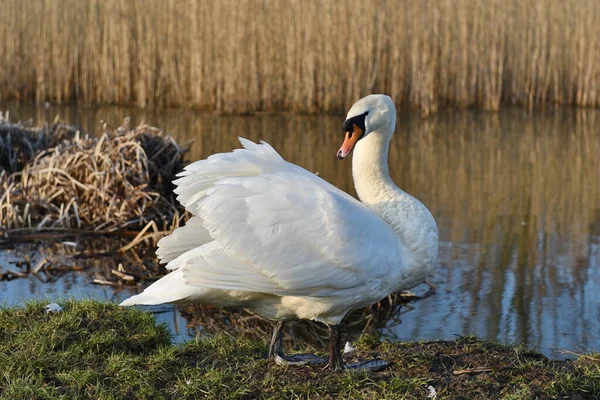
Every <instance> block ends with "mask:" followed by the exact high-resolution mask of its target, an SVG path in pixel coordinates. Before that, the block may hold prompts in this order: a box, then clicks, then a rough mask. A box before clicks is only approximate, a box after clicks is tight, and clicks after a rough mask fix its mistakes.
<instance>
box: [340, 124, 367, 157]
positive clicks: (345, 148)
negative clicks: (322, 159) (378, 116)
mask: <svg viewBox="0 0 600 400" xmlns="http://www.w3.org/2000/svg"><path fill="white" fill-rule="evenodd" d="M363 133H364V132H363V131H362V129H360V128H359V127H358V126H357V125H355V124H353V125H352V131H348V132H346V137H345V138H344V143H342V147H340V149H339V151H338V152H337V158H339V159H340V160H341V159H343V158H344V157H346V156H347V155H348V154H350V152H351V151H352V149H353V148H354V146H355V145H356V142H358V139H360V138H361V137H362V135H363Z"/></svg>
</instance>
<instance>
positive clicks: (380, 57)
mask: <svg viewBox="0 0 600 400" xmlns="http://www.w3.org/2000/svg"><path fill="white" fill-rule="evenodd" d="M0 7H1V9H2V12H1V13H0V54H1V57H0V100H2V99H8V98H20V99H35V100H37V101H38V102H43V101H50V102H64V101H70V100H77V101H79V102H82V103H136V104H138V105H141V106H152V107H163V106H180V107H190V108H197V109H205V110H217V111H223V112H245V111H255V110H274V109H278V110H297V111H306V112H321V111H326V112H342V111H345V110H346V109H347V107H348V106H349V105H351V104H352V102H353V101H354V100H356V99H357V98H359V97H361V96H363V95H365V94H367V93H371V92H384V93H387V94H390V95H391V96H392V97H393V98H394V99H395V100H396V102H397V103H398V104H401V105H402V106H403V107H404V108H416V109H419V110H421V112H423V113H425V114H426V113H430V112H434V111H436V110H437V109H439V108H440V107H445V106H457V107H469V106H477V107H482V108H486V109H497V108H498V107H499V106H500V104H501V103H514V104H520V105H523V106H527V107H533V106H535V105H538V104H559V105H566V104H571V105H580V106H597V105H598V104H599V103H600V2H599V1H598V0H564V1H555V0H528V1H523V0H483V1H479V0H419V1H415V0H382V1H359V0H340V1H338V0H335V1H334V0H324V1H312V0H308V1H305V0H268V1H264V0H263V1H259V0H205V1H196V0H143V1H142V0H137V1H135V0H89V1H79V0H3V1H2V3H1V6H0Z"/></svg>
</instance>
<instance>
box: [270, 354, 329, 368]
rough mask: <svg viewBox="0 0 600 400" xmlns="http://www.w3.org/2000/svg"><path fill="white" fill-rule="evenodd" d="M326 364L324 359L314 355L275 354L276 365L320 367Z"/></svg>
mask: <svg viewBox="0 0 600 400" xmlns="http://www.w3.org/2000/svg"><path fill="white" fill-rule="evenodd" d="M326 362H327V359H326V358H325V357H319V356H316V355H314V354H293V355H291V356H288V355H285V354H277V355H276V356H275V364H277V365H322V364H325V363H326Z"/></svg>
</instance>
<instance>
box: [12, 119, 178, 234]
mask: <svg viewBox="0 0 600 400" xmlns="http://www.w3.org/2000/svg"><path fill="white" fill-rule="evenodd" d="M10 143H13V147H11V146H9V144H10ZM23 143H25V144H26V145H23ZM43 143H45V144H47V146H49V147H47V148H44V146H42V145H41V144H43ZM15 144H16V145H15ZM0 149H1V151H0V154H7V155H8V156H6V157H3V158H0V161H2V165H0V226H1V227H2V229H3V230H4V234H5V235H8V236H10V234H11V233H12V234H16V233H18V232H23V231H25V232H29V231H36V232H39V231H43V230H57V229H59V230H60V229H66V230H68V231H71V232H72V231H74V230H77V229H81V230H93V231H96V232H110V231H116V230H123V229H124V228H130V229H132V230H136V229H137V230H139V229H140V228H141V227H144V226H146V225H147V224H148V222H149V221H155V222H156V223H158V224H160V223H161V222H162V223H163V225H164V226H166V225H167V224H169V223H171V221H172V219H173V217H174V216H176V215H178V210H177V208H176V206H175V205H174V199H172V198H171V196H173V195H172V188H171V187H170V186H171V183H170V182H171V181H172V180H173V178H174V176H175V174H176V173H177V172H178V171H180V170H181V169H182V167H183V153H184V150H183V149H182V148H181V147H180V146H179V145H178V144H177V143H176V142H175V141H174V140H173V139H172V138H171V137H169V136H164V135H162V134H161V132H160V131H159V130H158V129H156V128H152V127H149V126H147V125H140V126H138V127H137V128H135V129H132V130H131V129H129V128H128V126H127V125H126V124H125V125H123V126H122V127H119V128H116V129H114V128H111V127H109V126H108V125H107V124H104V126H103V133H102V134H101V135H100V136H99V137H90V136H88V135H81V134H80V133H79V131H76V130H74V129H73V128H71V127H68V126H65V125H64V124H60V123H55V124H53V125H51V126H46V127H45V128H43V129H25V128H23V127H20V126H18V125H14V124H11V123H10V122H8V121H6V120H5V119H4V120H2V119H0ZM19 149H26V151H25V152H22V151H21V152H20V151H19ZM14 160H20V161H19V162H15V161H14ZM18 165H22V167H23V168H22V169H21V170H19V171H17V172H12V173H11V172H10V171H11V169H12V168H14V167H15V166H18Z"/></svg>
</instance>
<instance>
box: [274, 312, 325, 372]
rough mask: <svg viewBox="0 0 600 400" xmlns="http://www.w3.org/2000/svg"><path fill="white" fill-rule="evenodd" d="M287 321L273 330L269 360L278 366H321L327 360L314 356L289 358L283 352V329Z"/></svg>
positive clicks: (293, 356)
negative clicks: (272, 360)
mask: <svg viewBox="0 0 600 400" xmlns="http://www.w3.org/2000/svg"><path fill="white" fill-rule="evenodd" d="M284 325H285V321H279V322H278V323H277V325H276V326H275V329H273V337H272V338H271V344H270V345H269V358H273V359H274V360H275V364H277V365H321V364H325V363H326V362H327V360H326V359H325V358H324V357H319V356H316V355H314V354H293V355H291V356H288V355H286V354H285V353H284V351H283V341H282V339H283V338H282V336H283V327H284Z"/></svg>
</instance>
